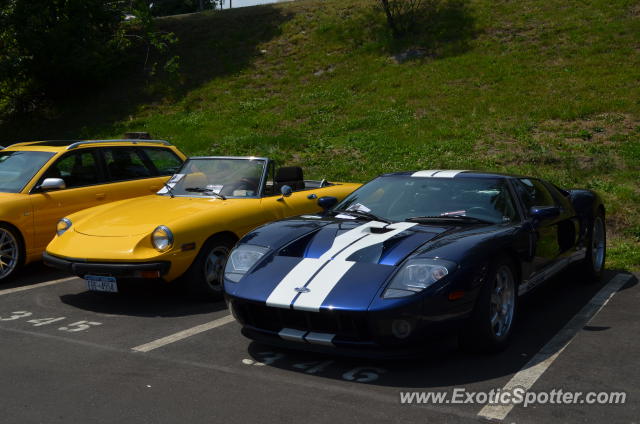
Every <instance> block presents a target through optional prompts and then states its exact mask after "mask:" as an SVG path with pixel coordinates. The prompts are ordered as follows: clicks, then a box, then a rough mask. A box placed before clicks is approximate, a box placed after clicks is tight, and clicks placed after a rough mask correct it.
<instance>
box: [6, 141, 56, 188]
mask: <svg viewBox="0 0 640 424" xmlns="http://www.w3.org/2000/svg"><path fill="white" fill-rule="evenodd" d="M52 156H53V153H49V152H25V151H21V152H19V151H16V152H12V151H4V152H0V192H4V193H19V192H20V191H22V189H23V188H24V186H26V185H27V183H28V182H29V181H30V180H31V178H33V176H34V175H35V174H36V173H37V172H38V171H39V170H40V168H42V166H43V165H44V164H45V163H47V161H48V160H49V159H51V157H52Z"/></svg>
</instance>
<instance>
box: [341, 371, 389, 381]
mask: <svg viewBox="0 0 640 424" xmlns="http://www.w3.org/2000/svg"><path fill="white" fill-rule="evenodd" d="M385 371H386V370H383V369H382V368H372V367H357V368H354V369H352V370H351V371H347V372H345V373H344V374H342V378H344V379H345V380H347V381H357V382H358V383H370V382H372V381H375V380H377V379H378V377H379V376H380V374H382V373H383V372H385Z"/></svg>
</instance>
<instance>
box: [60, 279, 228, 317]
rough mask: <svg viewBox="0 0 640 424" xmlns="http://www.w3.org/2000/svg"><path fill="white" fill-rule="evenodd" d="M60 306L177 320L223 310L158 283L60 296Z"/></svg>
mask: <svg viewBox="0 0 640 424" xmlns="http://www.w3.org/2000/svg"><path fill="white" fill-rule="evenodd" d="M60 300H61V301H62V303H65V304H67V305H70V306H73V307H74V308H78V309H82V310H85V311H91V312H97V313H102V314H110V315H127V316H139V317H155V316H157V317H180V316H187V315H199V314H209V313H212V312H217V311H221V310H223V309H226V307H227V306H226V305H225V303H224V302H223V301H222V300H220V301H216V302H207V301H203V300H200V299H196V298H194V297H192V296H189V295H188V294H187V293H186V292H185V290H184V289H183V288H182V287H181V286H180V285H179V284H166V283H162V282H157V281H149V282H143V283H141V284H139V285H135V286H126V289H125V290H123V292H122V293H96V292H90V291H83V292H80V293H74V294H64V295H62V296H60Z"/></svg>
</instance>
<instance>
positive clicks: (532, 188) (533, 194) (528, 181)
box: [515, 178, 556, 211]
mask: <svg viewBox="0 0 640 424" xmlns="http://www.w3.org/2000/svg"><path fill="white" fill-rule="evenodd" d="M515 188H516V191H517V192H518V195H519V196H520V198H521V199H522V202H523V203H524V206H525V208H526V209H527V211H528V210H529V209H530V208H531V207H532V206H556V202H555V200H554V198H553V196H552V195H551V193H549V190H547V188H546V187H545V186H544V184H542V183H541V182H540V181H538V180H535V179H533V178H519V179H517V180H516V184H515Z"/></svg>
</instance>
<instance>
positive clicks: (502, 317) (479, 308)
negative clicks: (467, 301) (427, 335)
mask: <svg viewBox="0 0 640 424" xmlns="http://www.w3.org/2000/svg"><path fill="white" fill-rule="evenodd" d="M488 275H489V278H488V279H487V281H486V282H485V283H484V284H483V286H482V288H481V289H480V293H479V295H478V298H477V299H476V304H475V306H474V308H473V311H472V313H471V316H470V317H469V319H468V321H467V323H466V325H465V327H464V328H463V330H462V331H461V332H460V337H459V342H460V347H461V348H462V349H463V350H465V351H467V352H474V353H495V352H499V351H501V350H503V349H504V348H506V347H507V345H508V344H509V339H510V338H511V334H512V333H513V327H514V323H515V320H516V315H517V311H518V278H517V273H516V272H515V267H514V265H513V261H511V260H510V259H508V258H500V259H498V260H497V261H495V262H494V263H493V264H492V265H491V266H490V268H489V274H488ZM498 309H499V310H498Z"/></svg>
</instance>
